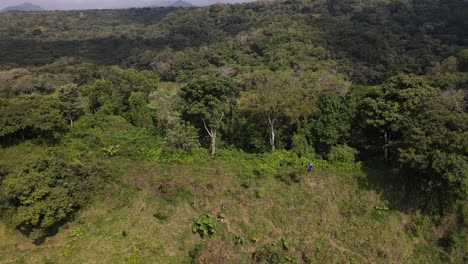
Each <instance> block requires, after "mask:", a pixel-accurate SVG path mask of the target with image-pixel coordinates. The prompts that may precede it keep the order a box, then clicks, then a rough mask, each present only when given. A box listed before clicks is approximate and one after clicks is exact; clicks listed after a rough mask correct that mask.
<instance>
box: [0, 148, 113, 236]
mask: <svg viewBox="0 0 468 264" xmlns="http://www.w3.org/2000/svg"><path fill="white" fill-rule="evenodd" d="M106 174H107V173H106V171H105V170H104V169H103V168H102V167H99V165H96V164H94V163H93V161H92V160H86V159H85V160H84V161H83V162H78V161H70V160H68V159H67V158H66V156H65V155H64V154H63V153H56V154H50V155H49V156H46V157H41V158H39V159H37V160H35V161H33V162H31V163H29V164H27V165H25V166H22V167H20V168H19V169H18V170H17V171H15V172H12V173H9V174H8V175H7V176H6V178H5V179H4V181H3V182H2V185H1V186H0V191H1V192H2V193H3V195H4V196H5V198H6V202H7V206H8V207H10V208H11V209H12V211H13V215H12V219H11V220H12V222H13V224H14V225H15V226H16V227H17V228H18V229H19V230H20V231H21V232H22V233H24V234H26V235H29V236H30V237H31V238H32V239H33V240H34V241H35V242H36V243H40V242H41V241H42V240H43V239H44V238H45V237H46V236H48V235H51V234H54V233H55V232H56V231H57V228H58V226H59V225H60V224H63V223H64V222H65V221H66V220H68V219H69V217H70V216H71V215H72V214H73V213H74V212H75V211H76V210H77V209H78V208H79V207H80V206H82V205H83V204H84V203H85V202H86V201H87V199H88V198H89V197H90V195H91V193H92V191H93V190H94V189H95V188H96V187H99V186H100V185H101V180H102V179H103V176H105V175H106Z"/></svg>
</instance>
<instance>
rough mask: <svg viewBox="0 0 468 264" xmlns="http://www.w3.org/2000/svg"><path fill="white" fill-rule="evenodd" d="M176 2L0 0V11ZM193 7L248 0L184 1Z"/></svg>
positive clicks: (166, 0)
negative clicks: (15, 7)
mask: <svg viewBox="0 0 468 264" xmlns="http://www.w3.org/2000/svg"><path fill="white" fill-rule="evenodd" d="M176 1H177V0H173V1H172V0H0V9H2V8H4V7H7V6H12V5H19V4H22V3H24V2H28V3H32V4H36V5H38V6H40V7H42V8H44V9H47V10H57V9H60V10H62V9H65V10H66V9H102V8H127V7H144V6H158V5H164V4H167V3H172V2H176ZM184 1H187V2H190V3H192V4H194V5H200V6H201V5H208V4H212V3H216V2H247V1H248V0H184Z"/></svg>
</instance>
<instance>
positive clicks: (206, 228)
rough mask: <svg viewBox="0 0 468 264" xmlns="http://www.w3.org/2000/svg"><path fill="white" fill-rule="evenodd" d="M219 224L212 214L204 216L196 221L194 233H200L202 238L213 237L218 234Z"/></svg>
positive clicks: (193, 228)
mask: <svg viewBox="0 0 468 264" xmlns="http://www.w3.org/2000/svg"><path fill="white" fill-rule="evenodd" d="M217 227H218V222H217V220H216V218H214V217H213V216H212V215H211V214H202V215H200V216H199V217H197V218H196V219H195V222H194V223H193V227H192V232H193V233H198V234H199V235H200V236H201V237H202V238H203V237H205V236H206V235H209V236H212V235H214V234H215V233H216V228H217Z"/></svg>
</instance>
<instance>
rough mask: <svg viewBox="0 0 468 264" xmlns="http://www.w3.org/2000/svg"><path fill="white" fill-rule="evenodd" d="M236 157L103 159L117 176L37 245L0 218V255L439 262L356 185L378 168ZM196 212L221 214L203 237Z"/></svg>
mask: <svg viewBox="0 0 468 264" xmlns="http://www.w3.org/2000/svg"><path fill="white" fill-rule="evenodd" d="M8 151H9V150H6V152H3V154H2V155H3V156H2V157H6V156H5V155H8V157H9V158H10V159H15V161H16V160H17V161H19V160H21V157H20V156H21V155H16V154H14V153H12V152H8ZM31 151H32V152H34V150H31ZM245 155H246V158H245V159H244V160H243V161H242V162H240V163H239V164H237V163H235V162H230V158H229V157H227V158H226V157H224V158H223V157H221V158H218V159H216V160H212V161H206V162H205V163H201V164H200V163H196V164H194V163H192V162H187V163H178V164H175V163H155V162H149V161H148V162H142V161H134V160H130V159H127V158H123V157H115V158H111V159H110V161H111V164H112V166H113V168H114V169H115V171H117V172H120V174H119V175H120V176H119V178H118V180H117V181H116V183H115V184H114V185H113V186H108V187H107V188H106V189H105V190H103V192H102V193H101V195H99V196H98V197H97V198H96V199H95V200H94V201H93V202H92V203H91V204H90V205H89V206H87V207H86V208H83V209H82V210H81V211H80V212H79V213H78V214H76V216H75V219H74V220H73V221H72V222H70V223H69V224H67V225H64V226H62V227H61V229H60V231H59V233H58V234H57V235H56V236H53V237H50V238H48V239H47V240H46V241H45V242H44V243H43V244H41V245H39V246H36V245H34V244H32V243H31V242H30V241H29V240H28V239H27V238H25V237H23V236H22V235H21V234H19V232H17V231H15V230H14V229H13V228H11V227H8V226H7V224H6V223H0V237H1V238H2V239H1V240H0V259H1V260H2V261H1V262H2V263H191V262H193V261H195V262H199V263H249V262H252V261H253V259H257V260H258V261H259V262H268V261H270V262H274V261H279V262H281V261H290V262H298V263H316V262H327V263H328V262H335V263H336V262H338V263H427V262H441V263H442V262H445V261H446V260H447V258H446V253H444V252H443V251H441V250H440V249H439V248H438V247H437V246H436V245H434V244H432V243H428V242H427V241H426V240H425V239H424V238H423V237H422V236H420V235H417V234H416V235H415V234H412V233H411V232H407V227H408V226H409V225H410V223H413V222H414V216H411V215H407V214H404V213H402V212H400V211H397V210H394V208H392V207H391V206H386V204H387V203H386V200H385V199H384V198H383V197H382V194H381V192H377V191H376V190H375V189H373V188H370V187H369V186H370V185H369V184H364V183H366V182H368V181H369V178H372V179H374V180H375V178H376V177H377V178H379V177H380V178H382V179H384V178H385V177H388V175H386V174H385V173H384V172H383V171H380V173H381V175H372V177H370V176H369V175H368V174H369V173H378V171H373V172H370V171H368V172H364V171H365V170H363V169H360V168H354V169H352V168H351V169H350V168H348V169H343V168H341V169H339V170H337V169H331V168H328V169H327V168H322V169H320V168H319V170H316V171H314V172H309V173H308V172H305V171H303V169H302V168H301V167H299V166H298V165H286V166H283V169H279V170H271V171H269V170H268V168H265V170H263V171H261V172H255V171H254V172H250V173H249V170H250V169H249V168H253V167H256V166H257V165H258V164H259V161H258V160H256V159H255V158H253V157H252V158H251V159H249V158H248V155H247V154H245ZM262 166H263V165H262ZM293 168H294V169H293ZM246 175H247V176H246ZM252 175H254V176H252ZM291 175H294V177H295V178H294V179H293V178H291ZM296 178H297V179H300V180H297V181H299V182H297V181H296V180H295V179H296ZM246 182H248V183H247V184H246ZM203 213H211V214H212V215H213V216H215V217H216V216H218V215H219V214H220V213H221V214H222V215H223V217H222V218H223V219H222V220H221V221H220V222H219V223H218V228H217V229H218V230H217V233H216V234H215V235H214V236H212V237H211V238H208V237H206V238H204V239H202V238H200V236H199V235H197V234H194V233H192V224H193V220H194V219H195V218H196V217H197V216H199V215H201V214H203ZM253 256H255V257H254V258H253Z"/></svg>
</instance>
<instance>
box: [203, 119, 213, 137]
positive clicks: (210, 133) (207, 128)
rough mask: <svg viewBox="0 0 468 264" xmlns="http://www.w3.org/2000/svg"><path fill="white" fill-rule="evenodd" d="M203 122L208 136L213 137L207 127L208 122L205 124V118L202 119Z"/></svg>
mask: <svg viewBox="0 0 468 264" xmlns="http://www.w3.org/2000/svg"><path fill="white" fill-rule="evenodd" d="M202 121H203V126H204V127H205V130H206V132H208V135H209V136H210V137H213V133H211V132H210V130H209V129H208V127H207V126H206V122H205V119H204V118H202Z"/></svg>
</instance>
